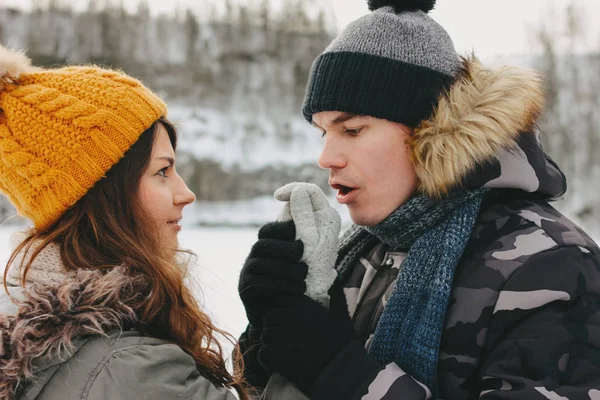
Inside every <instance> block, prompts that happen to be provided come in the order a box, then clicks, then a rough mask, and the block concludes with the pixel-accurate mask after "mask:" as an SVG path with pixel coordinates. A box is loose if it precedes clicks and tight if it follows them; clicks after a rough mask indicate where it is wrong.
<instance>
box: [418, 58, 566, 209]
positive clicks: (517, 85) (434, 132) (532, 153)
mask: <svg viewBox="0 0 600 400" xmlns="http://www.w3.org/2000/svg"><path fill="white" fill-rule="evenodd" d="M543 106H544V96H543V90H542V83H541V80H540V78H539V77H538V75H537V74H536V73H535V72H534V71H533V70H531V69H528V68H523V67H503V68H498V69H489V68H485V67H484V66H483V65H482V64H481V63H480V62H479V60H477V58H475V57H474V56H473V57H471V58H468V59H463V64H462V72H461V73H460V75H459V77H458V78H457V80H456V81H455V82H454V83H453V84H452V85H451V86H450V88H449V89H448V90H447V92H446V93H444V95H443V96H441V98H440V100H439V103H438V105H437V108H436V110H435V111H434V112H433V114H432V116H431V117H430V118H429V119H427V120H425V121H423V122H421V124H420V125H419V126H418V127H417V128H416V130H415V132H414V135H413V137H412V140H411V147H412V157H413V162H414V165H415V169H416V173H417V176H418V178H419V182H420V188H419V190H420V192H421V193H423V194H426V195H428V196H430V197H434V198H439V197H443V195H445V194H447V193H449V192H450V191H452V190H453V189H455V188H457V187H463V188H467V189H475V188H479V187H484V186H485V187H490V188H503V189H519V190H523V191H525V192H528V193H538V194H542V195H543V196H544V197H547V198H556V197H559V196H561V195H562V194H563V193H564V192H565V191H566V181H565V178H564V175H563V173H562V172H561V171H560V169H559V168H558V166H556V164H555V163H554V162H553V161H552V160H551V159H550V158H549V157H548V156H546V155H545V154H544V152H543V150H542V147H541V144H540V134H539V132H537V129H536V121H537V119H538V117H539V115H540V114H541V113H542V110H543Z"/></svg>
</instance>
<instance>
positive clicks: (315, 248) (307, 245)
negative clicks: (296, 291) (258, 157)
mask: <svg viewBox="0 0 600 400" xmlns="http://www.w3.org/2000/svg"><path fill="white" fill-rule="evenodd" d="M275 198H276V199H277V200H280V201H283V202H285V204H284V206H283V210H282V211H281V213H280V215H279V217H278V219H279V220H281V221H286V220H290V219H293V220H294V222H295V224H296V238H297V239H299V240H301V241H302V243H303V244H304V254H303V255H302V259H301V260H302V261H304V262H305V263H306V264H307V265H308V276H307V277H306V295H307V296H309V297H311V298H313V299H315V300H317V301H319V302H322V303H324V304H326V303H327V301H328V298H327V297H328V296H327V291H328V290H329V288H330V287H331V285H332V284H333V281H334V280H335V277H336V276H337V272H336V270H335V261H336V258H337V250H338V244H339V235H340V224H341V222H340V215H339V214H338V212H337V211H336V210H334V209H333V208H332V207H331V206H330V205H329V202H328V201H327V198H326V197H325V195H324V194H323V192H322V191H321V189H320V188H319V187H318V186H317V185H315V184H313V183H304V182H293V183H289V184H287V185H285V186H283V187H281V188H279V189H277V191H275Z"/></svg>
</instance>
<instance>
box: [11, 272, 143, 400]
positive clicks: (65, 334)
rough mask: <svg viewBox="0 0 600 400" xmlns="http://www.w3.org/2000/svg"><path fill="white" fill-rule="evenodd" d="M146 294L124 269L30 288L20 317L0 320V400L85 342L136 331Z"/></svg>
mask: <svg viewBox="0 0 600 400" xmlns="http://www.w3.org/2000/svg"><path fill="white" fill-rule="evenodd" d="M147 291H148V282H147V279H146V278H144V277H143V276H141V275H131V274H128V273H127V271H126V270H125V268H124V267H115V268H113V269H111V270H109V271H108V272H104V271H99V270H77V271H73V272H71V273H69V274H65V275H64V277H63V279H62V280H61V282H59V283H53V282H41V283H40V282H31V284H28V286H27V287H26V289H25V290H23V299H22V300H21V301H20V302H19V304H18V306H19V309H18V311H17V313H16V314H15V315H0V370H2V375H1V376H0V398H11V396H13V394H14V393H15V392H17V391H18V390H19V388H21V387H22V386H23V384H24V383H26V382H27V381H29V380H31V379H33V378H34V376H35V374H36V373H37V372H38V371H40V370H41V369H43V368H47V367H48V366H49V365H52V364H56V362H61V361H64V360H66V359H68V358H69V357H71V356H72V355H73V354H74V352H75V351H76V350H77V348H78V347H79V346H80V345H81V343H80V341H81V339H82V338H85V337H90V336H99V335H102V336H106V335H107V334H108V333H109V332H111V331H114V330H117V329H120V330H124V329H129V328H131V327H134V326H135V325H136V323H138V318H137V314H136V311H137V309H138V308H139V306H140V304H141V303H143V301H144V296H145V295H144V294H145V293H147Z"/></svg>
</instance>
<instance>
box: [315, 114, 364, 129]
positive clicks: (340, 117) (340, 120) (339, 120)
mask: <svg viewBox="0 0 600 400" xmlns="http://www.w3.org/2000/svg"><path fill="white" fill-rule="evenodd" d="M362 117H364V115H360V114H354V113H341V114H340V115H338V116H337V117H335V118H334V120H333V121H331V125H339V124H343V123H344V122H346V121H349V120H351V119H353V118H362ZM312 124H313V126H315V127H317V128H319V129H323V128H321V127H320V126H319V125H317V124H316V123H315V121H313V122H312Z"/></svg>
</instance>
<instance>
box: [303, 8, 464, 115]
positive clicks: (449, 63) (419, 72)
mask: <svg viewBox="0 0 600 400" xmlns="http://www.w3.org/2000/svg"><path fill="white" fill-rule="evenodd" d="M434 4H435V1H431V0H430V1H426V0H425V1H424V0H420V1H419V0H395V1H394V0H379V1H375V0H369V7H370V9H371V10H372V12H371V13H370V14H367V15H365V16H363V17H361V18H359V19H357V20H356V21H354V22H352V23H350V24H349V25H348V26H347V27H346V28H345V29H344V30H343V31H342V32H341V34H340V35H339V36H338V37H337V38H335V39H334V40H333V42H331V44H330V45H329V46H328V47H327V48H326V49H325V51H324V52H323V53H322V54H321V55H320V56H319V57H318V58H317V59H316V60H315V62H314V63H313V66H312V69H311V73H310V77H309V82H308V87H307V90H306V97H305V100H304V105H303V107H302V113H303V115H304V117H305V118H306V119H307V120H308V121H309V122H312V116H313V114H315V113H318V112H321V111H342V112H348V113H353V114H359V115H369V116H373V117H376V118H383V119H387V120H389V121H394V122H400V123H403V124H405V125H408V126H411V127H416V126H417V125H418V124H419V122H420V121H421V120H423V119H426V118H427V117H429V116H430V115H431V112H432V111H433V109H434V107H435V105H436V104H437V101H438V98H439V96H440V94H441V93H442V92H443V91H444V90H445V89H446V88H447V87H448V86H449V85H450V84H451V83H452V82H453V81H454V79H455V77H456V76H457V75H458V74H459V71H460V69H461V61H460V57H459V56H458V54H457V53H456V51H455V49H454V45H453V43H452V40H451V39H450V36H449V35H448V33H447V32H446V31H445V30H444V28H442V26H441V25H439V24H438V23H437V22H436V21H434V20H433V19H432V18H431V17H430V16H429V15H428V14H427V12H428V11H430V10H431V9H432V8H433V5H434Z"/></svg>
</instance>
